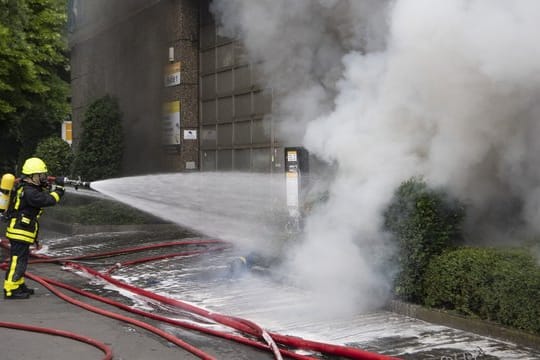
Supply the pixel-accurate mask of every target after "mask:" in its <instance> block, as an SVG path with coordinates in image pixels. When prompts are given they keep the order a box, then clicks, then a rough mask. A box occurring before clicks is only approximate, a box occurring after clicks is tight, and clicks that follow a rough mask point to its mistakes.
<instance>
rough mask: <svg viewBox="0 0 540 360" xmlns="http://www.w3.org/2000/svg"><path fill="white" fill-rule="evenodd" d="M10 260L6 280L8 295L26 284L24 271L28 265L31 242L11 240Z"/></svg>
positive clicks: (6, 292) (5, 288) (5, 285)
mask: <svg viewBox="0 0 540 360" xmlns="http://www.w3.org/2000/svg"><path fill="white" fill-rule="evenodd" d="M9 243H10V245H11V249H10V261H9V267H8V269H7V271H6V277H5V280H4V291H5V294H6V296H11V295H12V292H13V291H16V290H17V289H19V287H20V286H22V285H23V284H24V273H25V272H26V267H27V266H28V257H29V255H30V244H29V243H27V242H24V241H17V240H10V241H9Z"/></svg>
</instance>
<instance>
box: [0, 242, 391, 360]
mask: <svg viewBox="0 0 540 360" xmlns="http://www.w3.org/2000/svg"><path fill="white" fill-rule="evenodd" d="M217 243H221V244H224V242H222V241H220V240H194V241H192V240H188V241H186V240H184V241H174V242H168V243H159V244H152V245H146V246H139V247H133V248H128V249H121V250H115V251H111V252H105V253H98V254H89V255H83V256H70V257H61V258H49V257H46V256H43V255H40V256H39V257H40V259H39V260H33V261H32V263H34V262H58V263H64V264H65V265H68V266H69V267H71V268H73V269H75V270H79V271H83V272H85V273H86V274H89V275H91V276H94V277H97V278H99V279H101V280H104V281H106V282H108V283H111V284H113V285H115V286H117V287H119V288H122V289H125V290H128V291H130V292H132V293H134V294H137V295H140V296H144V297H147V298H150V299H153V300H156V301H158V302H161V303H163V304H167V305H170V306H173V307H177V308H180V309H182V310H184V311H189V312H191V313H194V314H197V315H199V316H202V317H205V318H207V319H210V320H213V321H216V322H218V323H221V324H223V325H226V326H229V327H231V328H233V329H235V330H237V331H240V332H242V333H245V334H247V335H250V336H255V337H257V338H259V339H262V340H264V341H265V342H267V345H265V344H263V343H261V342H258V341H254V340H251V339H248V338H245V337H242V336H238V335H234V334H230V333H226V332H219V331H216V330H210V329H206V328H204V327H200V326H197V325H194V324H191V323H186V322H181V321H179V320H173V319H169V318H166V317H161V316H159V315H155V314H152V313H146V312H143V311H141V310H136V309H132V308H130V307H127V306H126V305H123V304H121V303H117V304H115V303H114V302H113V301H112V300H109V299H104V298H101V297H99V296H97V295H94V294H90V293H86V292H84V291H83V290H79V289H76V288H72V287H70V286H69V285H65V284H62V283H59V282H56V281H54V280H50V279H42V278H40V277H38V276H36V275H32V274H27V276H28V277H29V278H31V279H33V280H35V281H37V282H39V283H41V284H42V285H43V286H45V287H46V288H48V289H49V290H51V291H52V292H53V293H55V294H56V295H57V296H59V297H61V298H63V299H64V300H66V301H69V302H71V303H74V304H75V305H77V306H81V307H83V308H85V309H88V310H89V311H93V312H96V313H100V314H103V315H105V316H109V317H113V318H116V319H118V320H122V321H126V322H129V323H131V324H134V325H136V326H140V327H142V328H144V329H147V330H149V331H152V332H154V333H156V334H158V335H160V336H162V337H164V338H166V339H167V340H168V341H171V342H172V343H175V344H177V345H178V346H181V347H183V348H185V349H186V350H188V351H190V352H192V353H193V354H195V355H197V356H199V357H200V358H202V359H211V358H212V357H210V356H209V355H207V354H205V353H204V352H202V351H201V350H199V349H197V348H195V347H192V346H191V345H189V344H187V343H185V342H183V341H181V340H179V339H178V338H177V337H175V336H173V335H171V334H169V333H166V332H164V331H162V330H160V329H158V328H155V327H153V326H151V325H149V324H147V323H144V322H141V321H139V320H135V319H132V318H129V317H125V316H122V315H119V314H116V313H111V312H109V311H106V310H103V309H99V308H95V307H92V306H91V305H89V304H86V303H83V302H80V301H78V300H75V299H72V298H70V297H69V296H67V295H65V294H62V293H61V292H59V291H58V290H57V289H56V288H55V287H54V286H53V285H52V284H54V285H56V286H59V287H63V288H65V289H67V290H70V291H73V292H76V293H79V294H81V295H84V296H88V297H91V298H93V299H96V300H99V301H102V302H105V303H108V304H111V305H113V306H116V307H118V308H121V309H123V310H127V311H131V312H133V313H137V314H139V315H143V316H146V317H149V318H152V319H155V320H159V321H162V322H167V323H170V324H173V325H177V326H183V327H186V328H191V329H193V330H197V331H201V332H205V333H208V334H211V335H215V336H220V337H224V338H227V339H230V340H234V341H237V342H240V343H244V344H248V345H252V346H255V347H257V348H259V349H266V350H271V351H273V352H274V355H275V357H276V358H277V359H280V358H281V354H283V355H285V356H288V357H291V358H295V359H302V360H307V359H312V358H310V357H307V356H304V355H300V354H296V353H294V352H291V351H288V350H284V349H280V348H278V346H277V344H276V342H277V343H280V344H282V345H285V346H289V347H294V348H297V349H303V350H309V351H315V352H319V353H323V354H328V355H334V356H342V357H347V358H350V359H367V360H376V359H380V360H390V359H396V358H392V357H389V356H385V355H380V354H374V353H370V352H367V351H363V350H360V349H357V348H351V347H347V346H341V345H332V344H326V343H321V342H315V341H310V340H305V339H302V338H298V337H294V336H284V335H280V334H276V333H271V332H266V331H265V330H264V329H262V328H261V327H259V326H258V325H256V324H254V323H252V322H251V321H248V320H245V319H240V318H236V317H231V316H226V315H222V314H218V313H213V312H210V311H208V310H205V309H203V308H199V307H197V306H194V305H191V304H187V303H185V302H182V301H179V300H176V299H172V298H168V297H165V296H162V295H158V294H155V293H152V292H149V291H146V290H144V289H141V288H138V287H135V286H132V285H129V284H126V283H123V282H121V281H119V280H117V279H114V278H113V277H111V276H110V274H111V273H112V272H113V271H114V270H116V269H118V268H119V267H120V266H129V265H134V264H140V263H144V262H149V261H155V260H160V259H165V258H171V257H178V256H192V255H199V254H202V253H203V252H208V251H217V250H223V249H224V248H226V246H225V245H224V246H220V247H213V248H212V247H210V248H207V249H205V250H193V251H185V252H181V253H172V254H166V255H159V256H152V257H147V258H142V259H137V260H131V261H126V262H124V263H121V264H117V265H115V266H113V267H112V268H110V269H108V271H106V273H105V274H104V273H100V272H98V271H96V270H94V269H92V268H89V267H86V266H83V265H81V264H77V263H73V262H66V261H74V260H81V259H98V258H103V257H110V256H115V255H120V254H128V253H133V252H140V251H145V250H149V249H155V248H160V247H167V246H177V245H209V244H217ZM1 245H3V246H5V244H1ZM127 308H129V310H128V309H127ZM274 341H275V342H274Z"/></svg>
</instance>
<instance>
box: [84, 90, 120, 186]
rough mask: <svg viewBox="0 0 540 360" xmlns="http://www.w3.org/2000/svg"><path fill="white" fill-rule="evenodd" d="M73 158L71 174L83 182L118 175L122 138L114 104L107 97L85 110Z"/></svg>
mask: <svg viewBox="0 0 540 360" xmlns="http://www.w3.org/2000/svg"><path fill="white" fill-rule="evenodd" d="M82 125H83V132H82V134H81V140H80V143H79V147H78V151H77V154H76V157H75V164H74V175H77V176H81V177H82V179H83V180H85V181H95V180H101V179H107V178H112V177H115V176H117V175H118V174H120V167H121V164H122V152H123V145H122V144H123V136H122V124H121V114H120V108H119V106H118V101H117V100H116V99H115V98H113V97H111V96H109V95H107V96H104V97H102V98H100V99H98V100H96V101H95V102H93V103H92V104H90V106H89V107H88V109H87V111H86V113H85V118H84V121H83V123H82Z"/></svg>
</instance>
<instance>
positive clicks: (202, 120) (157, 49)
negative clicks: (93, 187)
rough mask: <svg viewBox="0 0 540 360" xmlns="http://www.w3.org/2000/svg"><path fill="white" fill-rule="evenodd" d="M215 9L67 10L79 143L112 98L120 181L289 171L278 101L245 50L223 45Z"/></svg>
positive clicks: (181, 2)
mask: <svg viewBox="0 0 540 360" xmlns="http://www.w3.org/2000/svg"><path fill="white" fill-rule="evenodd" d="M209 2H210V0H201V1H198V0H115V1H109V0H92V1H84V0H72V1H71V2H70V12H71V14H70V15H71V16H70V34H69V44H70V51H71V76H72V79H71V84H72V121H73V143H74V147H75V149H76V148H77V144H78V141H79V139H80V136H81V133H82V131H83V129H82V120H83V119H84V112H85V110H86V108H87V107H88V105H89V104H91V103H92V102H93V101H95V100H96V99H98V98H100V97H102V96H105V95H107V94H109V95H112V96H115V97H116V98H117V99H118V101H119V105H120V109H121V111H122V114H123V118H122V122H123V128H124V135H125V136H124V139H125V140H124V148H125V150H124V160H123V168H122V174H123V175H134V174H143V173H151V172H158V171H198V170H202V171H216V170H217V171H228V170H238V171H262V172H276V171H283V147H282V146H281V145H280V143H279V140H278V139H277V138H276V136H275V132H274V124H273V121H272V116H271V113H272V91H271V89H265V88H263V87H261V86H260V85H259V84H260V83H261V81H260V79H258V76H257V74H259V73H260V71H258V68H259V66H260V64H253V63H250V62H249V61H248V59H247V57H246V56H245V51H244V49H243V46H242V44H241V43H240V42H239V41H236V40H234V39H229V38H224V37H221V36H219V34H218V33H217V31H216V23H215V21H214V19H213V17H212V14H211V13H210V11H209Z"/></svg>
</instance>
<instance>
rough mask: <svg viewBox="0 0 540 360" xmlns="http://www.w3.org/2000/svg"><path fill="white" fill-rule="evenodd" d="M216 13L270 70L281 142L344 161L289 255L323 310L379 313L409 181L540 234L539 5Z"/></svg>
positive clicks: (310, 4) (260, 7) (400, 1)
mask: <svg viewBox="0 0 540 360" xmlns="http://www.w3.org/2000/svg"><path fill="white" fill-rule="evenodd" d="M212 10H213V12H214V14H215V16H216V18H217V19H218V22H219V24H220V26H219V30H220V32H221V34H222V35H226V36H231V37H237V38H240V39H241V40H242V41H243V42H244V44H245V47H246V49H247V52H248V54H250V55H251V58H252V59H253V60H254V61H262V62H263V63H262V66H263V69H264V74H265V79H266V81H267V83H266V84H265V85H267V86H270V87H271V88H272V89H273V91H274V95H275V98H274V108H275V111H274V113H273V116H274V118H278V119H279V120H280V121H281V125H282V129H283V130H285V131H283V132H282V137H287V136H288V137H287V139H288V140H289V141H290V142H291V143H294V142H295V141H296V144H298V141H299V139H303V141H302V144H303V145H304V146H306V147H307V148H308V150H309V151H310V152H311V153H314V154H316V155H318V156H319V157H321V158H323V159H326V160H328V161H329V162H335V163H337V164H338V171H337V173H336V177H335V180H334V182H333V183H332V185H331V188H330V200H329V202H328V203H327V204H325V205H324V207H322V208H319V209H317V210H316V211H315V213H314V214H313V215H312V216H311V217H310V218H309V219H308V223H307V226H306V239H305V241H304V242H303V243H302V245H301V246H299V247H298V249H296V250H297V251H296V252H295V253H294V255H293V256H292V258H293V260H294V261H293V262H292V264H293V269H294V272H295V273H297V274H298V275H299V276H303V275H306V278H307V279H309V280H306V281H307V283H308V284H310V285H312V286H313V288H314V289H320V290H321V298H323V299H324V300H325V302H326V303H327V304H329V303H330V299H331V300H334V301H338V300H341V302H339V303H338V304H339V307H340V308H341V309H346V308H347V307H348V306H350V305H354V306H360V307H361V308H369V307H370V306H372V305H374V304H376V303H377V302H379V301H381V297H379V296H378V295H380V296H384V294H385V292H386V291H387V290H388V289H389V278H390V275H391V273H390V272H389V271H384V269H385V268H386V267H385V265H386V264H385V260H386V259H387V255H386V254H388V245H387V243H386V241H385V239H384V236H383V235H382V234H381V233H380V229H381V221H382V219H381V212H382V211H383V209H384V208H385V206H386V205H387V204H388V202H389V200H390V199H391V196H392V192H393V191H394V190H395V188H396V187H397V186H398V185H399V183H400V182H402V181H404V180H406V179H408V178H409V177H411V176H414V175H422V176H424V177H425V179H426V180H427V181H428V182H429V183H430V184H432V185H434V186H444V187H446V188H447V189H449V190H450V191H451V192H452V193H453V194H454V195H455V196H457V197H459V198H460V199H461V200H463V201H466V202H467V203H468V204H469V208H468V211H469V220H470V221H471V223H475V224H476V225H478V226H479V225H482V226H481V229H483V230H486V229H489V228H492V229H497V230H498V231H499V233H500V232H501V231H509V230H510V229H505V226H510V225H507V224H506V223H505V224H504V225H503V224H501V223H500V221H503V220H504V221H508V224H510V223H511V224H514V225H515V224H516V223H517V224H519V223H524V224H525V225H526V226H527V228H528V229H530V230H533V231H537V230H540V229H539V227H540V186H539V184H540V166H538V162H537V161H536V158H537V156H538V154H539V153H540V141H537V139H536V138H537V136H539V135H540V105H539V101H538V100H539V99H540V96H539V95H540V43H539V42H538V41H537V39H536V35H537V34H539V33H540V22H539V21H538V19H540V2H539V1H537V0H514V1H507V0H446V1H437V2H434V1H429V0H395V1H381V0H372V1H369V0H333V1H332V0H295V1H292V0H290V1H286V0H257V1H250V0H214V2H213V4H212ZM510 220H511V221H510ZM478 226H477V227H476V229H478V228H479V227H478ZM471 230H474V228H471ZM471 234H474V235H475V236H477V237H479V236H481V234H484V235H485V236H486V234H487V233H486V232H472V231H471ZM471 236H472V235H471ZM489 236H493V233H489ZM475 240H482V239H475ZM488 240H489V239H488ZM367 294H369V295H367Z"/></svg>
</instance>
